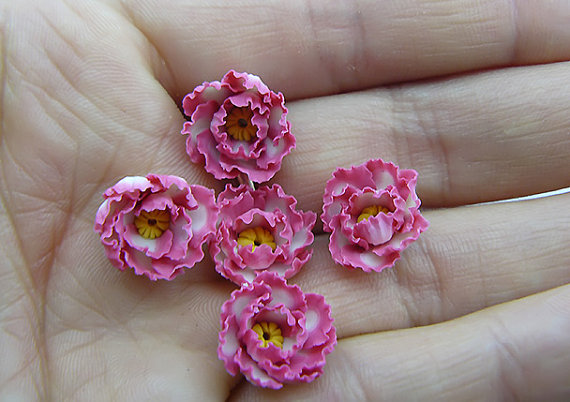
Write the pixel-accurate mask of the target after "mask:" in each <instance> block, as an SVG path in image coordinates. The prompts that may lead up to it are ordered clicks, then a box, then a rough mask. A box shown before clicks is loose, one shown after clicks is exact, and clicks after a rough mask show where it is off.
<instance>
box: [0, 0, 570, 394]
mask: <svg viewBox="0 0 570 402" xmlns="http://www.w3.org/2000/svg"><path fill="white" fill-rule="evenodd" d="M0 17H1V19H0V21H1V23H2V31H1V32H2V37H1V39H2V41H1V43H2V48H1V50H2V136H1V141H2V142H1V148H0V160H1V164H0V166H1V175H0V190H1V195H2V199H1V200H2V203H1V208H2V209H1V210H0V214H1V215H0V219H1V221H0V224H1V229H0V249H1V250H2V256H3V259H2V262H1V263H0V277H1V278H2V280H1V282H0V294H1V296H0V312H1V316H0V317H1V323H0V324H1V330H2V331H1V332H0V356H2V358H1V363H0V396H2V397H4V398H6V399H7V400H10V398H11V397H12V398H14V399H21V400H33V399H34V398H35V399H39V400H50V399H54V400H141V399H153V400H188V399H193V400H222V399H226V398H230V399H233V400H241V399H245V400H249V399H254V398H259V399H269V398H273V399H274V398H278V399H280V400H281V399H291V400H299V399H303V398H305V399H317V400H361V399H387V400H398V399H404V400H409V399H418V398H420V397H421V398H422V399H448V400H466V399H467V400H470V399H485V400H488V399H503V398H521V399H526V398H528V399H533V398H534V399H536V398H538V397H543V398H545V399H555V398H560V399H562V398H563V397H568V395H569V394H570V377H569V374H568V373H570V338H569V337H568V336H567V334H568V333H569V332H570V286H569V285H568V278H569V274H570V248H569V247H568V244H569V242H570V235H569V233H568V226H569V223H570V212H569V210H568V203H569V200H570V197H569V195H559V196H555V197H549V198H544V199H539V200H533V201H517V202H511V203H501V204H492V205H489V204H485V205H479V206H467V205H468V204H474V203H480V202H485V201H493V200H499V199H508V198H512V197H518V196H524V195H528V194H534V193H538V192H542V191H547V190H553V189H559V188H564V187H568V186H569V185H570V176H569V173H568V172H569V171H570V169H569V161H568V155H569V154H570V140H569V139H570V138H569V134H568V133H569V127H570V116H569V114H568V111H567V109H568V108H567V105H568V103H569V101H570V93H569V91H568V90H567V83H568V78H569V76H570V69H569V64H568V62H565V61H566V60H568V59H569V58H570V30H569V28H568V24H567V21H568V19H569V17H570V7H569V6H568V4H567V2H565V1H559V2H548V4H540V5H539V4H537V3H536V2H501V3H499V2H491V1H488V2H468V1H455V2H429V1H407V2H387V1H382V2H372V1H371V2H361V3H357V4H354V3H341V4H331V3H330V2H328V3H327V4H325V3H324V2H322V4H314V3H313V4H309V3H307V4H304V3H303V4H301V3H300V2H283V3H279V4H278V5H275V6H270V5H268V4H267V2H262V3H261V2H260V4H259V5H258V6H255V5H254V4H252V3H251V2H239V1H234V2H231V5H227V4H226V2H223V1H221V2H218V3H216V4H213V3H211V2H208V5H201V4H200V3H199V2H196V4H192V3H191V2H189V1H182V0H174V1H169V2H160V1H156V0H154V1H150V0H149V1H138V2H134V1H122V2H118V1H112V0H109V1H105V2H104V1H100V2H92V1H75V2H64V1H52V2H32V1H31V0H29V1H20V2H11V3H10V4H4V5H3V6H2V8H1V12H0ZM513 66H521V67H517V68H513ZM230 68H234V69H236V70H237V71H248V72H250V73H253V74H257V75H259V76H260V77H262V79H263V80H264V81H265V82H266V83H267V84H268V86H269V87H270V88H272V89H274V90H277V91H282V92H283V93H284V94H285V96H286V99H287V101H288V102H287V106H288V108H289V118H290V121H291V123H292V131H293V133H294V134H295V135H296V138H297V149H296V150H295V151H294V152H293V153H292V154H291V155H289V156H287V157H286V158H285V159H284V162H283V167H282V169H281V171H280V172H279V173H278V174H277V176H276V177H275V179H274V182H276V183H279V184H281V185H282V186H283V187H284V189H285V190H286V191H287V193H289V194H292V195H294V196H295V197H296V198H297V199H298V200H299V205H298V206H299V208H301V209H304V210H313V211H316V212H319V211H320V208H321V204H322V194H323V191H324V185H325V182H326V181H327V180H328V178H329V177H330V175H331V172H332V171H333V170H334V169H335V168H336V167H337V166H342V167H349V166H350V165H352V164H359V163H361V162H364V161H366V160H367V159H371V158H377V157H382V158H383V159H385V160H392V161H394V162H395V163H397V164H398V165H400V166H401V167H402V168H413V169H416V170H417V171H418V172H419V180H418V195H419V196H420V197H421V199H422V201H423V208H424V216H425V217H426V218H427V219H428V220H429V221H430V223H431V226H430V228H429V229H428V230H427V231H426V232H425V233H424V234H422V235H421V236H420V239H419V240H418V241H417V242H416V243H414V244H413V245H412V246H410V247H409V248H408V249H407V250H406V251H404V253H403V255H402V259H401V260H400V261H398V262H397V263H396V265H395V267H394V268H390V269H386V270H384V271H382V272H381V273H378V274H375V273H373V274H365V273H362V272H358V271H350V272H349V271H347V270H345V269H344V268H341V267H338V266H335V265H334V263H333V262H332V260H331V257H330V254H329V252H328V235H323V234H322V233H321V232H320V230H321V228H320V226H319V227H318V228H317V231H319V233H321V234H319V235H317V236H316V239H315V243H314V255H313V257H312V259H311V260H310V261H309V263H308V264H307V265H306V266H305V267H304V268H303V269H302V271H301V273H300V274H299V275H297V276H295V277H294V278H292V279H291V282H294V283H297V284H299V285H300V286H301V288H302V289H303V290H304V291H306V292H317V293H321V294H323V295H324V296H325V298H326V299H327V301H328V302H329V303H330V304H331V306H332V310H333V315H334V318H335V320H336V321H335V324H336V327H337V330H338V335H339V343H338V345H337V348H336V350H335V352H333V353H332V354H331V355H329V357H328V364H327V366H326V368H325V374H324V375H323V376H322V377H321V378H319V379H318V380H316V381H315V382H313V383H311V384H302V385H298V386H286V387H285V388H284V389H282V390H280V391H270V390H260V389H258V388H254V387H252V386H251V385H249V384H248V383H246V382H244V381H242V380H243V379H242V378H239V377H236V378H233V377H230V376H229V375H227V374H226V372H225V370H224V368H223V364H222V363H221V362H220V361H219V360H218V358H217V354H216V347H217V338H218V337H217V333H218V330H219V311H220V306H221V305H222V303H223V302H224V301H225V300H226V299H227V298H228V297H229V294H230V292H231V291H232V290H233V289H235V286H234V285H233V284H231V283H230V282H228V281H226V280H224V279H223V278H221V277H220V276H219V275H218V274H217V273H216V272H215V271H214V270H213V264H212V262H211V260H209V259H205V260H204V261H203V262H202V263H200V264H198V265H197V266H196V267H194V268H192V269H191V270H189V271H188V272H187V273H186V274H184V275H182V276H180V277H178V278H176V279H175V280H173V281H172V282H166V281H158V282H150V281H148V280H147V279H146V278H144V277H137V276H135V275H134V274H133V273H132V272H131V271H127V272H124V273H121V272H119V271H117V270H116V269H114V268H112V267H111V265H110V263H109V262H108V261H107V260H106V258H105V256H104V254H103V250H102V247H101V245H100V243H99V240H98V236H97V235H96V234H95V233H94V232H93V229H92V227H93V219H94V216H95V212H96V210H97V208H98V206H99V204H100V203H101V202H102V197H101V193H102V192H103V191H104V190H105V189H106V188H107V187H109V186H111V185H113V184H114V183H115V182H116V181H117V180H118V179H120V178H121V177H123V176H126V175H145V174H147V173H149V172H152V173H160V174H174V175H179V176H182V177H184V178H186V179H187V181H188V182H189V183H198V184H202V185H205V186H207V187H210V188H215V189H216V191H219V190H221V186H222V183H220V182H217V181H216V180H214V179H213V178H212V177H211V176H209V175H208V174H207V173H206V172H205V171H204V169H203V168H202V167H200V166H195V165H193V164H191V163H190V162H189V159H188V156H187V155H186V153H185V145H184V138H183V136H182V135H180V130H181V128H182V124H183V121H184V118H183V116H182V114H181V112H180V110H179V105H180V101H181V99H182V97H183V96H184V95H185V94H186V93H188V92H190V91H191V90H192V89H193V88H194V87H195V86H196V85H197V84H199V83H201V82H202V81H206V80H214V79H219V78H220V77H221V76H222V75H223V74H224V73H225V72H226V71H227V70H228V69H230ZM482 70H485V71H482ZM424 78H425V79H430V80H429V81H423V82H417V81H416V80H419V79H424ZM395 83H400V84H398V85H391V84H395ZM402 83H403V84H402ZM339 93H343V94H339ZM448 207H454V208H448ZM487 307H490V308H488V309H487ZM470 313H473V314H470Z"/></svg>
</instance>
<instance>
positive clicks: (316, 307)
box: [303, 293, 334, 349]
mask: <svg viewBox="0 0 570 402" xmlns="http://www.w3.org/2000/svg"><path fill="white" fill-rule="evenodd" d="M305 300H306V302H307V311H306V312H305V329H306V331H307V340H306V341H305V344H304V345H303V349H309V348H312V347H314V346H317V345H322V344H324V343H327V342H330V341H331V338H330V336H329V332H330V330H331V328H332V327H333V322H334V320H333V319H332V317H331V306H329V305H328V304H327V303H326V302H325V298H324V297H323V296H321V295H319V294H315V293H306V294H305Z"/></svg>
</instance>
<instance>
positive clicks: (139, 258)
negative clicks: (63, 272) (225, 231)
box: [94, 174, 218, 280]
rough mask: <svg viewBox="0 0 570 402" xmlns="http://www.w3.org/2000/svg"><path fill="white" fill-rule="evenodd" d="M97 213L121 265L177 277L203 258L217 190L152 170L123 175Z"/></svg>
mask: <svg viewBox="0 0 570 402" xmlns="http://www.w3.org/2000/svg"><path fill="white" fill-rule="evenodd" d="M103 197H104V198H105V201H104V202H103V204H101V206H100V207H99V210H98V211H97V215H96V217H95V226H94V230H95V231H96V232H97V233H99V234H100V236H101V242H102V243H103V246H104V247H105V254H106V255H107V257H108V258H109V260H110V261H111V263H112V264H113V265H114V266H115V267H117V268H118V269H120V270H121V271H123V270H125V269H126V268H127V267H130V268H132V269H133V270H134V271H135V273H136V274H137V275H146V276H148V277H149V278H150V279H152V280H157V279H167V280H171V279H173V278H174V277H175V276H177V275H179V274H180V273H182V272H183V268H185V267H186V268H191V267H192V266H194V264H195V263H197V262H198V261H200V260H202V258H203V257H204V252H203V251H202V245H203V244H204V243H205V242H206V241H207V240H208V239H209V237H210V236H211V235H212V234H213V233H214V231H215V228H216V221H217V217H218V209H217V207H216V205H215V201H214V192H213V191H212V190H209V189H206V188H204V187H202V186H199V185H192V186H189V185H188V183H186V181H185V180H184V179H182V178H180V177H176V176H167V175H154V174H149V175H148V176H146V177H141V176H130V177H125V178H123V179H122V180H120V181H119V182H118V183H117V184H115V185H114V186H113V187H111V188H109V189H107V191H105V193H104V194H103Z"/></svg>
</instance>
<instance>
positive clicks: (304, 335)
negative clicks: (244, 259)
mask: <svg viewBox="0 0 570 402" xmlns="http://www.w3.org/2000/svg"><path fill="white" fill-rule="evenodd" d="M221 327H222V329H221V331H220V334H219V341H220V344H219V346H218V356H219V358H220V359H221V360H222V361H223V362H224V365H225V367H226V370H227V371H228V372H229V373H230V374H232V375H236V374H237V373H238V372H239V371H241V372H242V373H243V374H244V375H245V377H246V378H247V379H248V380H249V381H250V382H251V383H253V384H255V385H259V386H261V387H268V388H274V389H277V388H281V387H282V385H283V384H285V383H296V382H310V381H312V380H314V379H315V378H317V377H318V376H319V375H321V374H322V371H323V367H324V365H325V357H326V355H327V354H329V353H330V352H332V351H333V349H334V346H335V344H336V330H335V327H334V326H333V319H332V318H331V315H330V306H329V305H328V304H327V303H326V302H325V299H324V297H323V296H321V295H318V294H311V293H307V294H305V293H303V292H302V291H301V289H299V287H298V286H295V285H288V284H287V283H286V281H285V280H284V279H283V278H280V277H278V276H277V275H275V274H272V273H270V272H264V273H262V274H260V275H259V276H258V277H257V278H255V280H254V281H253V282H252V283H246V284H244V285H243V286H242V287H241V289H238V290H235V291H234V292H232V294H231V297H230V299H229V300H227V301H226V302H225V303H224V305H223V306H222V314H221Z"/></svg>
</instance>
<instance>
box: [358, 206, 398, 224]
mask: <svg viewBox="0 0 570 402" xmlns="http://www.w3.org/2000/svg"><path fill="white" fill-rule="evenodd" d="M380 212H382V213H384V214H387V213H388V212H390V210H389V209H388V208H385V207H381V206H379V205H371V206H369V207H366V208H364V209H363V210H362V212H360V215H358V218H356V222H357V223H358V222H360V221H362V220H364V219H368V218H370V217H371V216H376V215H378V214H379V213H380Z"/></svg>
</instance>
